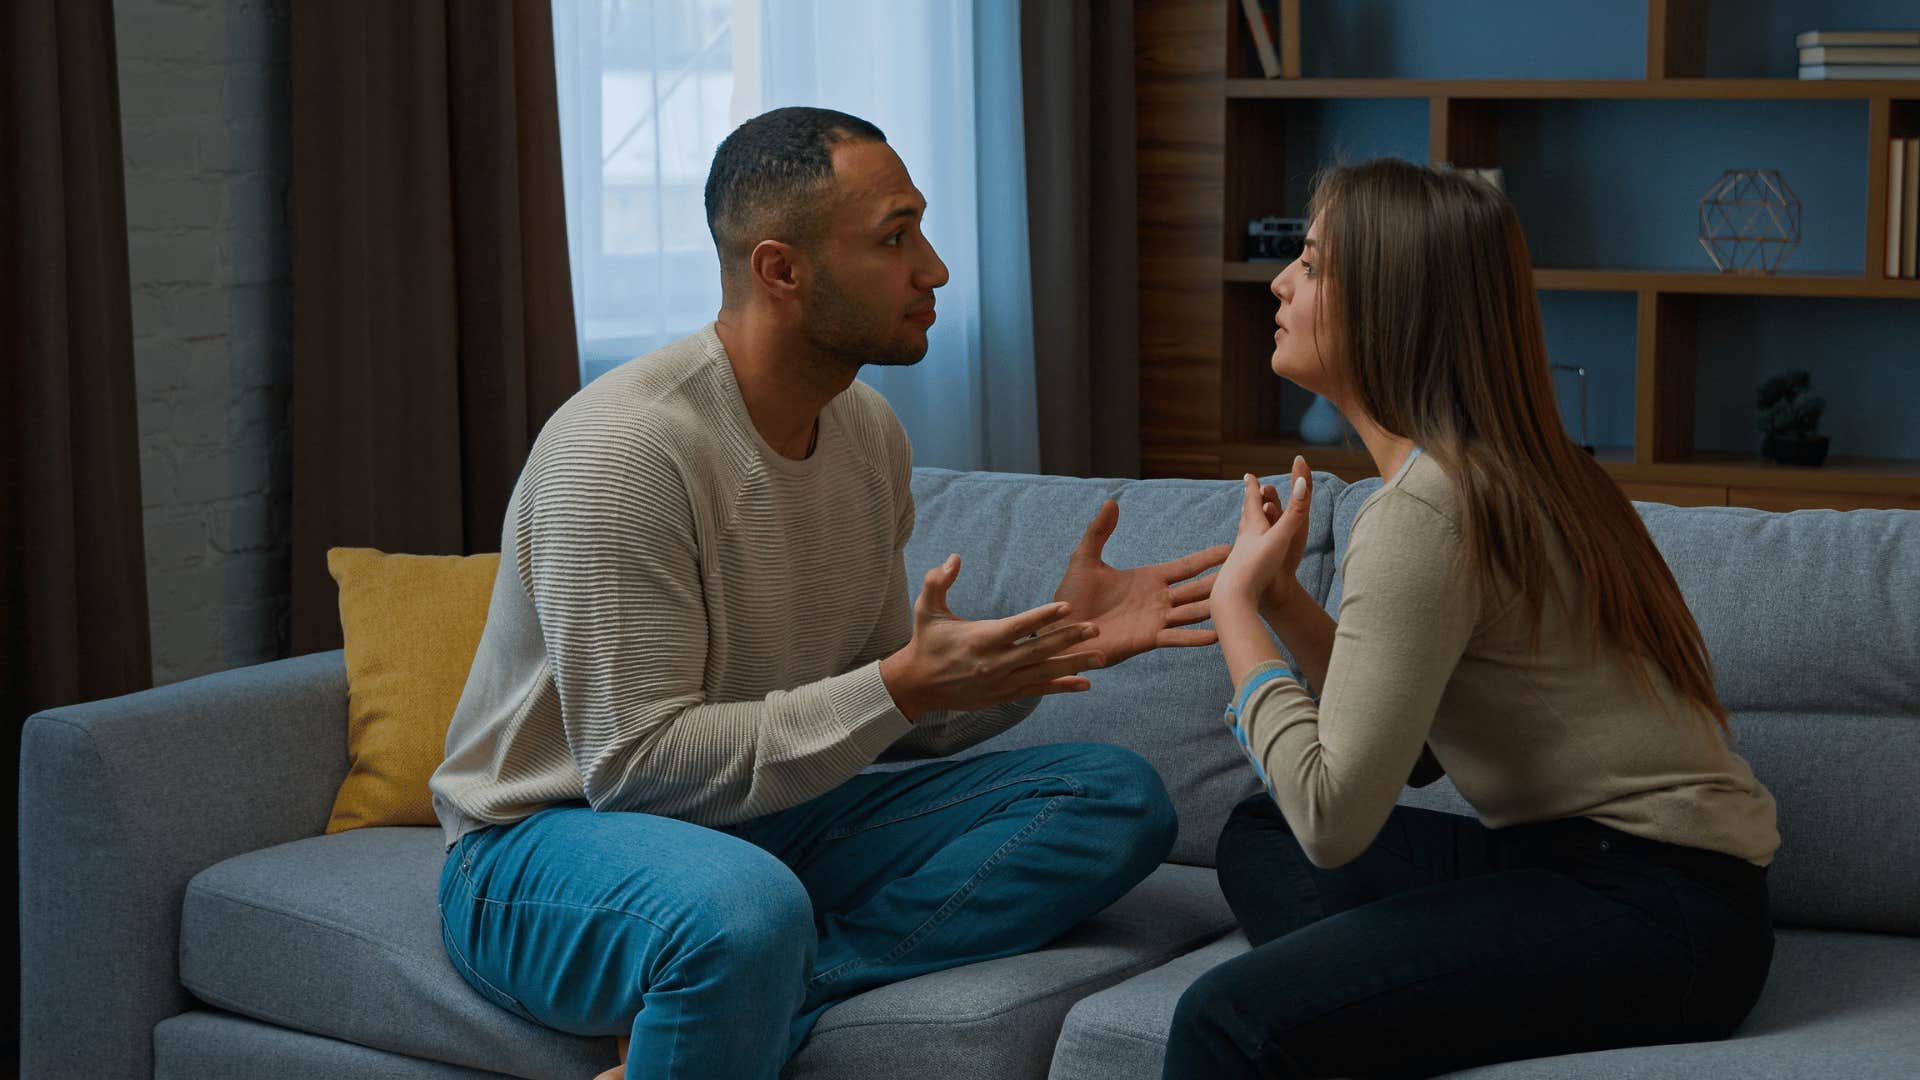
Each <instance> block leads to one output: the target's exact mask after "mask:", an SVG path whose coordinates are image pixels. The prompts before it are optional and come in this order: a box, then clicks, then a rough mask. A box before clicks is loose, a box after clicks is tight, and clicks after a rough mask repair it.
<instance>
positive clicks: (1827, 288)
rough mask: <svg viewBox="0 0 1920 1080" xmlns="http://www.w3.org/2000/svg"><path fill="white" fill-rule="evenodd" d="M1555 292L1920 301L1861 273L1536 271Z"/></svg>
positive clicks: (1900, 283)
mask: <svg viewBox="0 0 1920 1080" xmlns="http://www.w3.org/2000/svg"><path fill="white" fill-rule="evenodd" d="M1533 283H1534V285H1535V286H1536V287H1538V288H1541V289H1545V290H1548V291H1550V292H1658V293H1675V294H1682V295H1688V294H1692V295H1708V294H1712V295H1717V296H1829V297H1832V296H1838V297H1858V298H1866V299H1876V298H1878V299H1896V300H1920V281H1916V280H1913V279H1911V278H1889V277H1880V276H1878V275H1875V276H1872V277H1864V276H1862V275H1859V274H1720V273H1715V272H1714V271H1711V270H1561V269H1552V268H1536V269H1535V270H1534V272H1533Z"/></svg>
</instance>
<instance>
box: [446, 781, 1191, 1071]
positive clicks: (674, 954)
mask: <svg viewBox="0 0 1920 1080" xmlns="http://www.w3.org/2000/svg"><path fill="white" fill-rule="evenodd" d="M1175 825H1176V823H1175V818H1174V812H1173V807H1172V805H1171V803H1170V802H1169V801H1168V799H1167V794H1166V790H1165V788H1164V787H1163V786H1162V785H1161V782H1160V777H1159V775H1158V774H1157V773H1155V772H1154V770H1153V767H1152V766H1151V765H1149V764H1147V762H1146V761H1145V760H1143V759H1142V758H1140V757H1139V756H1138V755H1136V754H1134V753H1132V752H1130V751H1127V750H1124V749H1121V748H1119V747H1115V746H1107V745H1104V744H1093V743H1074V744H1065V745H1058V746H1043V747H1036V748H1033V749H1029V750H1014V751H1007V752H1003V753H997V754H984V755H981V756H979V757H975V758H970V759H967V760H965V761H941V762H934V763H931V764H926V765H919V766H915V767H912V768H908V769H903V770H900V771H897V772H878V773H863V774H861V775H859V776H855V777H853V778H852V779H850V780H848V781H847V782H846V783H844V784H842V785H840V786H839V787H838V788H835V789H834V790H833V791H830V792H828V793H827V794H825V795H822V796H820V797H819V798H817V799H814V800H812V801H811V802H806V803H802V804H801V805H799V806H796V807H793V808H792V809H789V810H784V811H781V812H779V813H776V814H769V815H767V816H766V817H762V818H757V819H755V820H752V821H748V822H745V823H742V824H740V825H736V826H732V827H729V828H726V829H708V828H702V827H700V826H697V825H690V824H687V823H686V822H683V821H677V820H674V819H672V818H663V817H655V816H653V815H650V814H638V813H596V812H594V811H593V810H591V809H589V808H588V807H586V806H585V805H584V804H581V803H571V804H565V805H561V806H554V807H549V808H547V809H545V810H542V811H540V812H539V813H537V814H534V815H533V816H532V817H529V818H526V819H525V820H523V821H520V822H516V823H515V824H512V825H505V826H494V827H490V828H486V829H482V830H479V831H478V832H474V833H470V834H468V835H467V836H465V837H462V838H461V840H460V842H459V843H458V844H456V845H454V847H453V848H452V849H451V850H450V851H449V852H448V857H447V862H446V866H445V868H444V869H443V870H442V871H441V877H440V915H441V925H442V928H443V932H444V938H445V942H446V947H447V955H448V957H449V958H450V959H451V960H452V961H453V965H454V967H455V968H456V969H458V970H459V972H460V974H461V976H462V977H463V978H465V979H466V980H467V982H468V983H469V984H471V985H472V986H473V988H474V989H475V990H477V991H479V992H480V994H481V995H482V996H484V997H486V998H488V999H489V1000H491V1001H493V1002H494V1003H495V1004H497V1005H499V1006H501V1007H502V1008H505V1009H508V1010H510V1011H512V1012H514V1013H516V1014H517V1015H519V1016H521V1017H523V1018H525V1019H528V1020H532V1021H534V1022H536V1023H540V1024H545V1025H547V1026H548V1027H553V1028H558V1029H559V1030H562V1031H568V1032H572V1033H574V1034H579V1035H601V1036H605V1035H618V1034H629V1035H631V1037H632V1040H633V1042H632V1046H631V1048H630V1050H629V1052H628V1059H627V1060H628V1067H629V1071H628V1075H629V1076H636V1077H638V1076H645V1077H649V1078H653V1077H662V1078H667V1077H671V1078H682V1077H701V1078H705V1077H721V1076H724V1077H730V1078H731V1077H740V1078H746V1080H750V1078H753V1077H767V1078H771V1077H774V1076H776V1075H777V1074H778V1072H779V1070H780V1067H781V1066H782V1065H783V1064H784V1063H785V1062H786V1060H787V1058H788V1057H789V1056H791V1054H792V1052H793V1051H794V1050H795V1049H796V1048H797V1047H798V1046H799V1045H800V1042H801V1041H802V1040H804V1039H805V1038H806V1035H807V1032H808V1031H810V1030H811V1029H812V1027H813V1022H814V1020H815V1019H817V1018H818V1017H819V1015H820V1013H822V1012H824V1011H825V1010H826V1009H827V1008H828V1007H830V1006H832V1005H833V1004H835V1003H837V1002H840V1001H843V1000H845V999H847V998H849V997H852V996H854V995H855V994H858V993H860V992H862V991H865V990H869V989H872V988H873V987H876V986H880V985H883V984H886V983H890V982H895V981H898V980H900V979H906V978H911V977H912V976H915V975H921V974H925V973H927V972H930V971H939V970H942V969H945V968H951V967H957V966H959V965H962V964H969V963H973V962H975V961H979V960H988V959H992V958H995V957H1001V956H1011V955H1013V954H1015V953H1021V952H1026V951H1028V950H1031V949H1034V948H1037V947H1039V946H1041V945H1044V944H1046V943H1047V942H1048V941H1050V940H1052V939H1053V938H1055V937H1057V936H1059V935H1060V934H1061V933H1063V932H1065V931H1066V930H1068V929H1070V928H1071V927H1072V926H1074V924H1076V923H1078V922H1080V921H1081V920H1082V919H1085V918H1086V917H1087V916H1089V915H1092V914H1094V913H1095V912H1098V911H1100V910H1101V909H1103V908H1105V907H1106V906H1107V905H1109V904H1111V903H1113V902H1114V901H1115V900H1117V899H1119V897H1120V896H1121V895H1123V894H1124V893H1126V892H1127V890H1129V889H1131V888H1132V887H1133V886H1134V885H1136V884H1138V883H1139V882H1140V880H1141V879H1143V878H1145V877H1146V876H1147V875H1148V874H1149V873H1151V872H1152V870H1153V868H1154V867H1156V866H1158V865H1159V864H1160V862H1161V860H1162V859H1163V858H1165V857H1166V854H1167V851H1168V850H1169V849H1170V848H1171V847H1172V845H1173V836H1174V831H1175Z"/></svg>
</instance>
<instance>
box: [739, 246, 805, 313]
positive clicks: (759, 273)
mask: <svg viewBox="0 0 1920 1080" xmlns="http://www.w3.org/2000/svg"><path fill="white" fill-rule="evenodd" d="M747 273H748V274H749V275H750V276H751V277H752V278H753V281H754V285H755V287H757V288H759V289H761V290H763V291H764V292H766V293H767V295H768V296H770V297H772V298H773V299H775V300H786V299H791V298H792V297H793V296H794V295H796V294H797V293H798V292H799V291H800V289H801V287H802V286H803V285H804V283H805V279H806V273H807V267H806V256H804V255H802V254H801V253H800V251H799V249H797V248H795V247H794V246H793V245H792V244H788V243H785V242H783V241H780V240H762V241H760V242H759V243H758V244H755V245H754V246H753V252H752V254H750V255H748V256H747Z"/></svg>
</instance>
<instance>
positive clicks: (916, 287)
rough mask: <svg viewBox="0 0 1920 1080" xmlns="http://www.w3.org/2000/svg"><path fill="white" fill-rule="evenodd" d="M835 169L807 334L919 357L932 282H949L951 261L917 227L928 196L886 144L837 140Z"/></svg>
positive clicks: (908, 358)
mask: <svg viewBox="0 0 1920 1080" xmlns="http://www.w3.org/2000/svg"><path fill="white" fill-rule="evenodd" d="M833 172H834V183H833V186H832V188H831V194H830V195H829V196H828V198H829V199H830V200H831V205H829V206H827V207H826V208H825V212H826V228H825V230H824V234H823V236H822V237H821V240H820V245H819V251H818V252H817V255H818V258H817V259H816V260H815V266H814V274H813V282H812V289H811V290H810V292H809V293H808V296H807V299H806V328H805V333H806V335H807V341H808V343H809V344H811V345H812V346H814V347H815V348H817V349H819V350H821V351H822V352H826V353H830V354H833V355H837V356H841V357H844V358H845V359H847V360H850V361H853V362H855V363H859V364H891V365H901V364H917V363H919V362H920V360H921V358H923V357H925V356H926V355H927V329H928V328H929V327H931V326H932V325H933V321H934V314H933V290H935V289H937V288H939V287H940V286H942V285H945V284H946V283H947V264H945V263H943V262H941V261H940V256H939V255H937V254H935V253H934V250H933V245H932V244H930V243H928V242H927V238H926V236H925V235H924V234H922V233H921V232H920V216H921V214H922V213H923V212H924V211H925V210H926V206H927V200H926V198H925V197H924V196H922V195H921V194H920V191H919V189H918V188H915V187H914V186H913V179H912V178H911V177H909V176H908V175H907V167H906V166H905V165H903V164H901V162H900V157H899V155H897V154H895V153H894V152H893V148H892V147H890V146H888V145H887V144H886V143H879V142H843V143H841V144H840V145H839V146H836V147H834V150H833Z"/></svg>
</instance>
